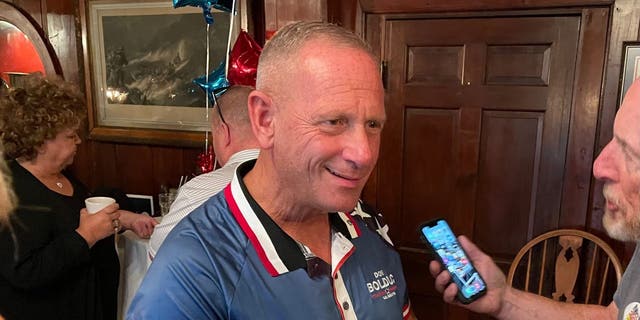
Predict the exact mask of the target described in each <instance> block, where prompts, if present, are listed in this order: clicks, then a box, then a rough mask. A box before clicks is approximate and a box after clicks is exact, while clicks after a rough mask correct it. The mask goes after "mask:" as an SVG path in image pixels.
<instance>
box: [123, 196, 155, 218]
mask: <svg viewBox="0 0 640 320" xmlns="http://www.w3.org/2000/svg"><path fill="white" fill-rule="evenodd" d="M127 198H129V200H130V201H131V205H133V212H137V213H142V212H146V213H148V214H149V216H151V217H155V208H154V205H153V196H149V195H145V194H133V193H127Z"/></svg>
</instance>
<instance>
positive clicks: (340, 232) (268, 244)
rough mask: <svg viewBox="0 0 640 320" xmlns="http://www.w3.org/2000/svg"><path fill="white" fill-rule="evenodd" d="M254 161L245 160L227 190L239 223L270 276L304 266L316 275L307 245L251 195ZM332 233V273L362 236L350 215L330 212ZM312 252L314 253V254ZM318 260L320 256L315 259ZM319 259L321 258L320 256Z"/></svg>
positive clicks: (311, 274) (228, 198)
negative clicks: (247, 178) (247, 181)
mask: <svg viewBox="0 0 640 320" xmlns="http://www.w3.org/2000/svg"><path fill="white" fill-rule="evenodd" d="M254 164H255V160H250V161H247V162H244V163H242V164H241V165H239V166H238V167H237V169H236V173H235V175H234V177H233V179H232V180H231V183H230V184H229V185H228V186H227V187H226V188H225V189H224V194H225V199H226V201H227V204H228V205H229V209H230V211H231V213H232V214H233V216H234V218H235V220H236V221H237V223H238V225H239V226H240V227H241V229H242V231H243V232H244V233H245V235H246V236H247V238H248V239H249V241H251V243H252V245H253V248H254V249H255V251H256V253H257V255H258V257H259V258H260V261H261V262H262V264H263V265H264V267H265V269H266V270H267V272H269V274H271V276H274V277H275V276H278V275H281V274H284V273H287V272H290V271H293V270H296V269H300V268H302V269H305V270H306V271H307V272H308V273H309V275H310V276H312V277H313V276H315V273H316V271H315V268H313V267H311V266H312V265H315V263H313V260H310V258H311V259H312V258H313V257H312V256H310V255H309V254H310V252H306V253H307V257H306V258H305V248H304V247H303V248H301V247H300V245H301V244H300V243H298V242H297V241H296V240H294V239H292V238H291V237H290V236H289V235H287V234H286V233H285V232H284V231H283V230H282V229H281V228H280V227H279V226H278V225H277V224H276V223H275V222H274V221H273V220H272V219H271V217H269V215H268V214H267V213H266V212H265V211H264V210H263V209H262V208H261V207H260V205H259V204H258V203H257V202H256V201H255V199H253V197H252V196H251V194H249V192H248V190H247V188H246V186H245V184H244V181H243V177H244V176H245V175H246V174H247V173H248V172H249V171H250V170H251V169H252V168H253V166H254ZM329 224H330V226H331V229H332V236H331V260H332V266H331V273H332V274H335V272H336V270H337V269H338V268H339V267H340V266H341V265H342V264H343V263H344V261H346V259H347V258H348V257H349V256H350V255H351V253H352V252H353V250H354V247H353V244H352V243H351V241H350V240H352V239H355V238H357V237H358V236H359V235H360V229H359V227H358V225H357V224H356V222H355V220H354V219H353V217H352V216H351V215H350V214H346V213H343V212H334V213H329ZM311 255H312V253H311ZM316 259H317V258H316ZM318 260H319V259H318Z"/></svg>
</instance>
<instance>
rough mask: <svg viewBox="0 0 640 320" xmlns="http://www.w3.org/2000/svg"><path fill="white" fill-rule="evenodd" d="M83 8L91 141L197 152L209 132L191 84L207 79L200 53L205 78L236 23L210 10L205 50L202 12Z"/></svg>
mask: <svg viewBox="0 0 640 320" xmlns="http://www.w3.org/2000/svg"><path fill="white" fill-rule="evenodd" d="M238 2H239V3H240V2H241V1H238ZM87 9H88V19H87V20H88V21H87V27H88V33H89V52H90V54H89V60H90V68H89V69H90V70H91V73H90V77H88V78H91V85H90V86H89V87H90V89H88V90H87V91H88V96H89V101H88V102H89V106H90V113H89V114H90V119H89V127H90V137H91V138H94V139H98V140H110V141H121V142H134V143H135V142H139V143H149V144H166V145H193V146H199V145H201V142H202V141H204V138H205V135H204V132H205V131H207V130H208V127H209V124H208V123H207V114H206V111H207V109H206V108H205V99H206V95H205V93H204V91H203V90H201V89H200V88H199V87H198V86H197V85H196V84H194V83H193V82H192V80H193V79H195V78H197V77H200V76H202V75H204V74H205V73H206V72H207V69H206V63H207V61H206V60H207V51H208V53H209V59H210V62H209V72H212V71H213V70H214V69H215V68H217V67H218V65H219V64H220V63H221V62H223V61H224V60H225V59H226V57H227V55H226V52H227V46H228V39H229V25H230V23H231V22H232V21H233V22H234V23H236V24H237V23H238V20H239V19H235V18H234V19H232V15H231V14H230V13H228V12H223V11H216V10H215V9H212V13H213V17H214V23H212V24H211V25H209V28H210V30H209V33H208V36H209V50H207V45H206V43H207V24H206V22H205V20H204V17H203V14H202V9H201V8H196V7H181V8H173V6H172V1H170V0H169V1H156V2H146V1H145V2H140V1H133V0H128V1H123V0H116V1H113V0H109V1H88V8H87ZM239 9H240V8H238V12H240V11H239ZM238 29H239V26H234V28H233V30H238ZM234 33H235V34H237V32H234ZM235 34H232V35H231V38H232V39H235V37H236V35H235ZM209 110H210V109H209Z"/></svg>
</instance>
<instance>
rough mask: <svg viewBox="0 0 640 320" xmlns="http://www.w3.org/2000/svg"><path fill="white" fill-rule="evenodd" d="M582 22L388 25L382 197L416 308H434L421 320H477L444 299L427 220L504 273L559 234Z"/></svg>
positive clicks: (379, 177)
mask: <svg viewBox="0 0 640 320" xmlns="http://www.w3.org/2000/svg"><path fill="white" fill-rule="evenodd" d="M580 20H581V19H580V16H557V17H505V18H451V19H423V20H387V21H386V30H385V31H386V32H385V34H386V38H385V58H384V59H385V60H386V61H387V66H388V77H387V79H388V83H387V101H386V107H387V117H388V121H387V126H386V128H385V131H384V132H383V137H382V146H381V153H380V159H379V161H378V172H377V185H378V186H379V187H378V188H377V189H376V199H375V200H376V203H377V205H378V207H379V208H380V209H381V210H382V212H384V213H385V216H386V217H387V220H388V222H389V224H390V225H391V232H392V237H393V238H394V241H395V242H396V245H397V247H398V250H399V251H400V253H401V255H402V257H403V263H404V266H405V273H406V274H407V278H408V279H409V283H410V290H411V293H412V300H414V304H413V305H414V306H416V305H418V304H420V305H421V306H423V305H424V306H425V307H420V308H419V309H418V308H416V314H417V315H418V317H419V318H430V319H465V318H468V315H467V314H466V312H464V311H462V310H460V309H457V308H452V307H448V306H444V305H443V304H442V303H441V300H442V298H441V297H440V295H439V294H437V293H436V292H434V290H433V283H432V280H431V279H430V277H428V276H426V275H427V274H428V271H427V261H428V257H427V256H426V255H425V253H426V251H425V250H424V245H423V244H421V243H420V241H419V240H418V237H417V233H416V230H417V226H418V224H419V223H420V222H422V221H424V220H428V219H432V218H435V217H444V218H446V219H447V220H449V222H450V224H451V225H452V228H453V229H454V230H455V232H457V233H459V234H466V235H468V236H470V237H471V238H472V239H473V240H474V241H475V242H476V243H477V244H478V245H479V246H480V247H481V248H482V249H483V250H485V251H486V252H487V253H489V254H490V255H492V256H493V257H494V258H496V260H497V261H498V263H499V265H500V266H501V267H502V268H503V269H506V268H508V264H509V263H510V261H511V259H512V258H513V256H514V255H515V254H516V252H517V250H518V249H519V248H520V247H521V246H522V245H523V244H524V243H525V242H526V241H527V240H528V239H530V238H531V237H532V235H535V234H539V233H541V232H542V231H546V230H549V229H551V228H555V227H557V226H558V221H559V215H560V204H561V198H562V196H561V192H560V190H561V187H562V182H563V180H562V179H563V176H564V160H565V156H566V151H567V140H568V132H569V130H568V128H569V126H568V125H569V117H570V114H571V112H570V111H571V110H570V109H571V97H572V88H573V78H574V73H575V72H574V70H575V59H576V54H577V51H578V39H579V28H580ZM507 31H508V32H507ZM426 306H429V307H428V308H427V307H426ZM474 318H477V317H476V316H474Z"/></svg>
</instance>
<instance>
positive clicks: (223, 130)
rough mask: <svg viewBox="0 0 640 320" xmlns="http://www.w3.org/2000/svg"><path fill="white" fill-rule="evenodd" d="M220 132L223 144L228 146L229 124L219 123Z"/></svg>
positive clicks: (229, 142)
mask: <svg viewBox="0 0 640 320" xmlns="http://www.w3.org/2000/svg"><path fill="white" fill-rule="evenodd" d="M220 133H221V134H222V137H223V140H222V143H223V145H224V146H225V147H228V146H229V145H230V144H231V129H230V128H229V125H228V124H226V123H220Z"/></svg>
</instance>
